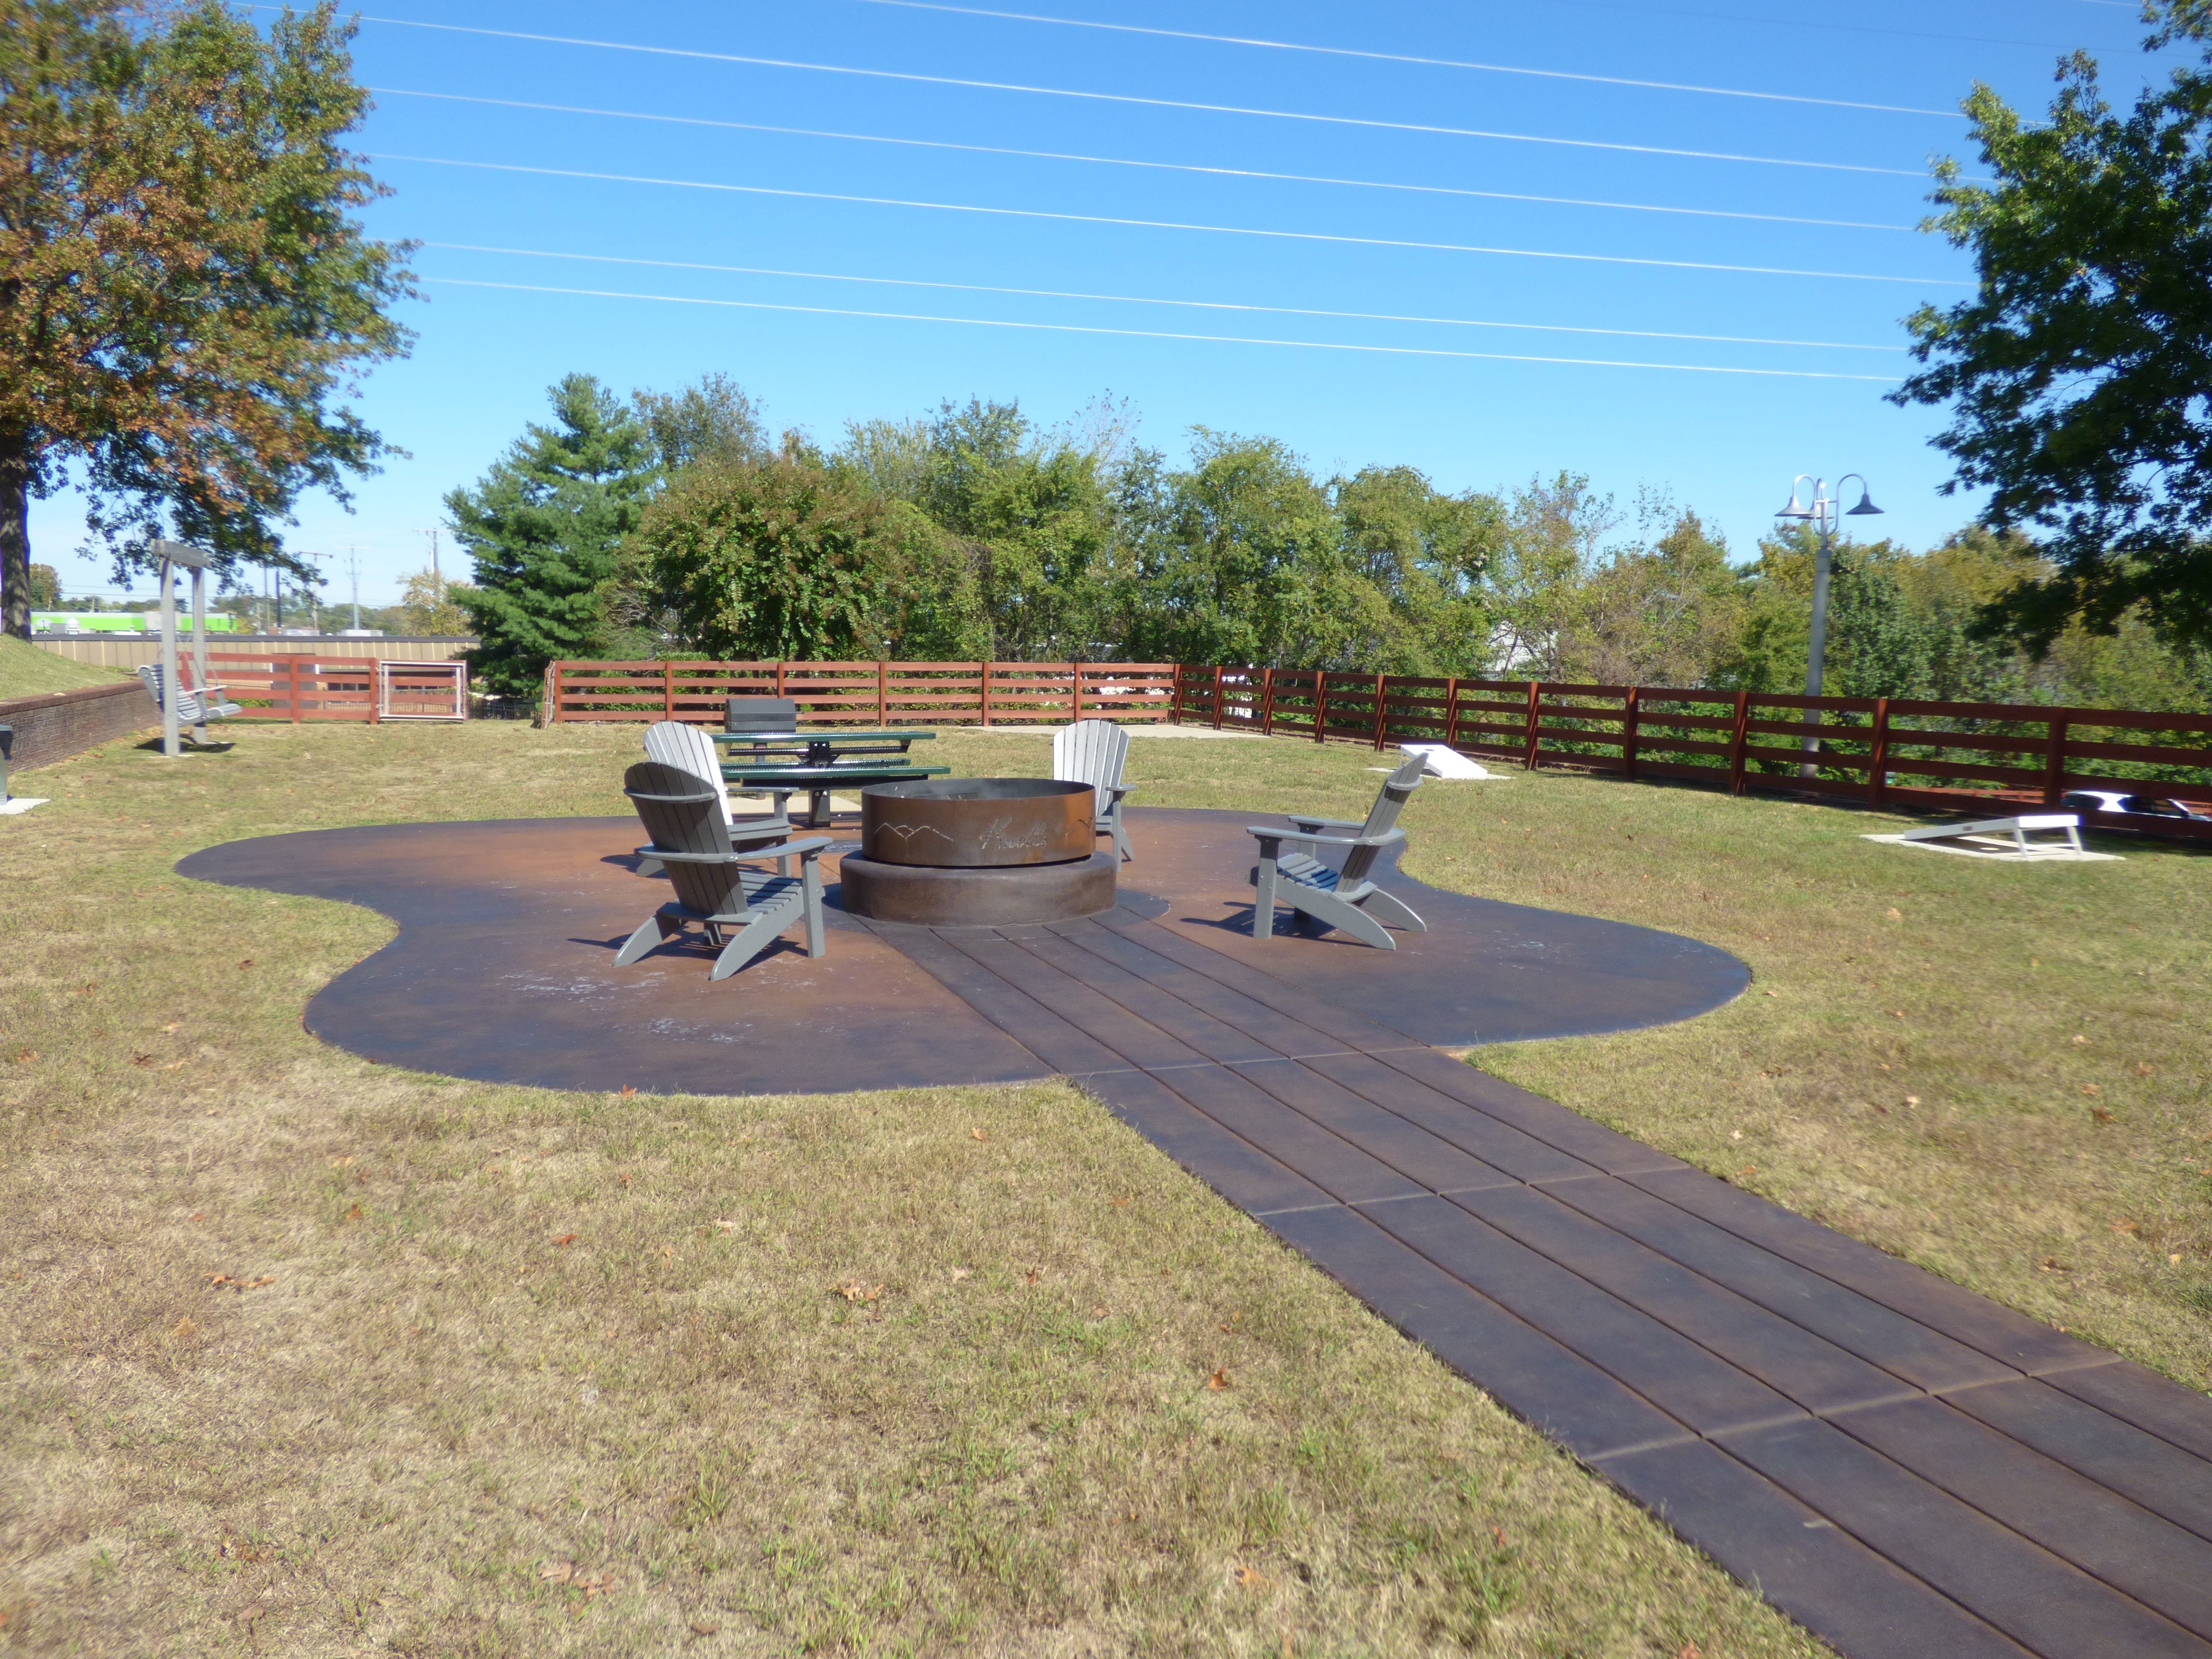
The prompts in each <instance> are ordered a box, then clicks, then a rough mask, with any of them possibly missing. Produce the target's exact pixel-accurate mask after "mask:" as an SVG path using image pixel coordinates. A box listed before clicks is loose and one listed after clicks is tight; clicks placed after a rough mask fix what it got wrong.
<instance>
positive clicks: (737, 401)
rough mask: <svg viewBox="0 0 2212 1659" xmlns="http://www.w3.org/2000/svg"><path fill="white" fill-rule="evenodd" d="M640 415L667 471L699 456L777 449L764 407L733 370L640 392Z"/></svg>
mask: <svg viewBox="0 0 2212 1659" xmlns="http://www.w3.org/2000/svg"><path fill="white" fill-rule="evenodd" d="M630 402H631V403H632V404H634V405H635V407H636V410H637V418H638V419H639V420H640V421H641V422H644V424H645V429H646V430H647V433H649V434H650V435H652V438H653V451H654V453H656V454H657V455H658V457H659V461H660V465H661V468H662V470H663V471H665V472H669V473H674V472H677V471H680V470H681V469H683V468H684V467H687V466H689V465H691V464H692V463H694V462H695V461H725V462H727V461H760V460H766V459H768V458H769V455H770V454H772V453H774V447H773V446H772V445H770V444H769V439H768V428H767V426H766V425H765V424H764V423H763V421H762V419H761V409H760V405H759V404H757V403H756V402H755V401H754V400H753V399H752V398H750V397H749V396H747V395H746V393H745V391H744V387H742V386H739V385H738V383H737V382H736V381H735V380H732V379H731V378H730V377H729V376H728V375H726V374H720V373H714V374H704V375H702V376H701V377H700V379H699V380H698V383H697V384H696V385H694V386H685V387H684V389H683V390H682V391H681V392H633V393H632V394H631V396H630Z"/></svg>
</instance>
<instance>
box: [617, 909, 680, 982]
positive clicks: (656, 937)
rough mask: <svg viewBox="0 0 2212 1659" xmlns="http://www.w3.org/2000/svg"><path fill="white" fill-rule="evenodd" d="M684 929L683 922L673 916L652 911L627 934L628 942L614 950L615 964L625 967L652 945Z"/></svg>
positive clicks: (645, 953)
mask: <svg viewBox="0 0 2212 1659" xmlns="http://www.w3.org/2000/svg"><path fill="white" fill-rule="evenodd" d="M683 931H684V924H683V923H682V922H680V921H676V920H675V919H674V918H673V917H671V916H665V915H662V914H661V913H660V912H659V911H658V910H656V911H654V912H653V914H652V915H649V916H647V918H646V919H645V921H644V922H643V923H642V924H641V926H640V927H639V928H638V930H637V932H635V933H632V934H631V935H630V936H629V943H628V944H626V945H623V948H622V949H621V950H619V951H616V952H615V966H616V967H617V968H627V967H629V965H630V963H633V962H635V961H636V960H637V959H638V958H639V957H642V956H645V955H647V954H648V953H649V952H650V951H652V950H653V947H654V946H656V945H659V944H661V943H662V942H663V941H664V940H665V939H670V938H671V937H673V936H674V935H675V934H678V933H682V932H683Z"/></svg>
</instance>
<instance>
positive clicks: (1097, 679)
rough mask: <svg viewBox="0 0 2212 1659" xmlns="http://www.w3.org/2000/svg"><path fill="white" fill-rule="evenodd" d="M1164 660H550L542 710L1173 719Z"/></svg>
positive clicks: (718, 718) (634, 716)
mask: <svg viewBox="0 0 2212 1659" xmlns="http://www.w3.org/2000/svg"><path fill="white" fill-rule="evenodd" d="M1175 685H1176V665H1175V664H1173V663H1168V662H680V661H666V662H568V661H562V662H556V663H553V664H550V665H548V667H547V668H546V671H545V708H546V710H547V718H548V719H549V720H555V721H562V722H566V721H570V720H630V721H637V720H684V721H687V722H689V723H690V724H692V725H694V726H720V724H721V723H722V705H723V702H724V700H725V699H726V698H730V697H788V698H790V699H791V700H792V701H793V702H795V703H797V704H798V705H799V721H800V723H801V724H803V725H806V726H831V725H840V724H844V725H860V726H927V725H937V726H1032V725H1043V724H1053V725H1057V724H1060V723H1062V722H1065V721H1068V720H1091V719H1103V720H1132V721H1149V720H1168V719H1170V718H1171V716H1172V715H1173V713H1174V708H1175Z"/></svg>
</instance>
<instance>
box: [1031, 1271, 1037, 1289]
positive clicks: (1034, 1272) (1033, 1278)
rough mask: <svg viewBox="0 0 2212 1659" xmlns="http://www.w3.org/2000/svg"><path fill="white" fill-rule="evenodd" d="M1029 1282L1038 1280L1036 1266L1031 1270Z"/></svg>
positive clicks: (1033, 1282)
mask: <svg viewBox="0 0 2212 1659" xmlns="http://www.w3.org/2000/svg"><path fill="white" fill-rule="evenodd" d="M1029 1282H1030V1284H1032V1285H1034V1284H1036V1282H1037V1275H1036V1268H1035V1267H1032V1268H1030V1271H1029Z"/></svg>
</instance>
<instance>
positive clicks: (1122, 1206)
mask: <svg viewBox="0 0 2212 1659" xmlns="http://www.w3.org/2000/svg"><path fill="white" fill-rule="evenodd" d="M1107 1202H1108V1203H1109V1204H1111V1205H1112V1206H1114V1207H1115V1209H1117V1210H1126V1209H1127V1208H1128V1207H1129V1200H1127V1199H1126V1198H1114V1199H1109V1200H1107Z"/></svg>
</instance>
